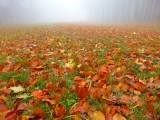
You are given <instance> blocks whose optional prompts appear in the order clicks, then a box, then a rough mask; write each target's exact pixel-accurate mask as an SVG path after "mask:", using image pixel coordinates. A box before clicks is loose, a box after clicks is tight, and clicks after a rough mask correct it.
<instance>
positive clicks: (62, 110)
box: [54, 104, 66, 118]
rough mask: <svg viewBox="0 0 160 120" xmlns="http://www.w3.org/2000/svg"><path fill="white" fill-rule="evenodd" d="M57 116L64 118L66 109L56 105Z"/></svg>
mask: <svg viewBox="0 0 160 120" xmlns="http://www.w3.org/2000/svg"><path fill="white" fill-rule="evenodd" d="M54 111H55V114H56V116H57V117H58V118H59V117H63V116H64V114H65V113H66V108H65V107H64V106H62V105H58V104H57V105H56V107H55V108H54Z"/></svg>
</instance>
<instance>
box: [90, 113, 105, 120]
mask: <svg viewBox="0 0 160 120" xmlns="http://www.w3.org/2000/svg"><path fill="white" fill-rule="evenodd" d="M93 120H105V116H104V114H103V113H102V112H101V111H95V112H94V113H93Z"/></svg>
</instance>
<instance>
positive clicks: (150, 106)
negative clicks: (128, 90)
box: [147, 102, 157, 114]
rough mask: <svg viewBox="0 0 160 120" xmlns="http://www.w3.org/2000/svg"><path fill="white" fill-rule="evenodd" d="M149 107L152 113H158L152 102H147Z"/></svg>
mask: <svg viewBox="0 0 160 120" xmlns="http://www.w3.org/2000/svg"><path fill="white" fill-rule="evenodd" d="M147 108H148V109H149V110H150V111H151V112H152V113H154V114H156V113H157V111H156V110H155V109H154V107H153V105H152V104H151V103H150V102H148V103H147Z"/></svg>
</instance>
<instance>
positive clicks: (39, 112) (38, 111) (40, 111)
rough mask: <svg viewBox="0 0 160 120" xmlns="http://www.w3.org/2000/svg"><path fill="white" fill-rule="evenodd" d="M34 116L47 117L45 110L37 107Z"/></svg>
mask: <svg viewBox="0 0 160 120" xmlns="http://www.w3.org/2000/svg"><path fill="white" fill-rule="evenodd" d="M33 116H35V117H38V118H45V112H44V110H42V109H36V110H34V112H33Z"/></svg>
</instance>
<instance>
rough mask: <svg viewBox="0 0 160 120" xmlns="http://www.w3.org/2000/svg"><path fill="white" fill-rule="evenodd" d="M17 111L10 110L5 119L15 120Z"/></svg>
mask: <svg viewBox="0 0 160 120" xmlns="http://www.w3.org/2000/svg"><path fill="white" fill-rule="evenodd" d="M16 117H17V113H16V112H15V111H10V112H8V113H7V114H6V115H5V120H15V119H16Z"/></svg>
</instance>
